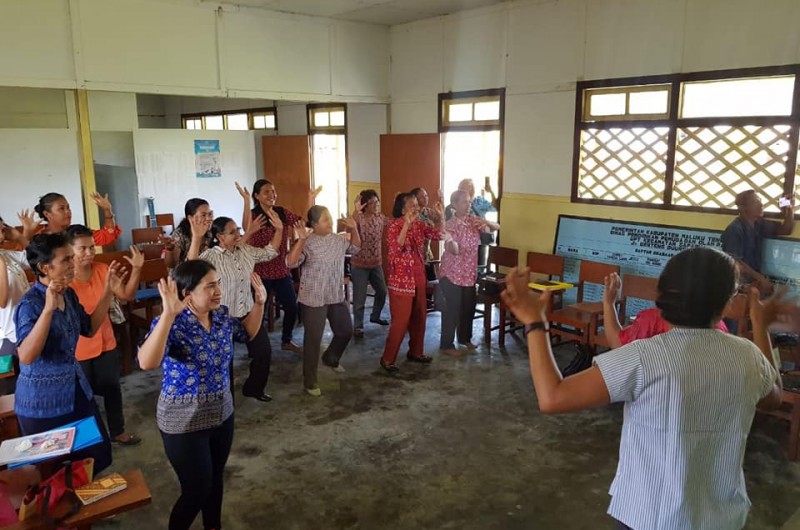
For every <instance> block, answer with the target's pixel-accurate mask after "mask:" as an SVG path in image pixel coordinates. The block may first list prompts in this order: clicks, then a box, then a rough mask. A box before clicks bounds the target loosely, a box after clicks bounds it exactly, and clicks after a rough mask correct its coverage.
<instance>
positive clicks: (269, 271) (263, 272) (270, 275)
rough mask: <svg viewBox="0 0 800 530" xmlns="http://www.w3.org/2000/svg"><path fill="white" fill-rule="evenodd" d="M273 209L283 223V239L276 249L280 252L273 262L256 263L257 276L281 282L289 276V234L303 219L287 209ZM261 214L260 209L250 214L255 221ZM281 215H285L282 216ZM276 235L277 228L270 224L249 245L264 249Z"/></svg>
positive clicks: (256, 234)
mask: <svg viewBox="0 0 800 530" xmlns="http://www.w3.org/2000/svg"><path fill="white" fill-rule="evenodd" d="M273 209H274V210H275V213H277V214H278V215H279V216H280V218H281V222H282V223H283V237H282V238H281V244H280V246H278V248H276V249H275V250H277V251H278V257H277V258H275V259H273V260H271V261H264V262H261V263H256V269H255V270H256V274H258V276H259V277H260V278H261V279H264V280H281V279H283V278H286V277H287V276H289V274H290V273H289V267H287V266H286V254H288V253H289V248H288V247H289V245H288V243H287V241H288V238H289V234H292V233H293V232H292V227H293V226H294V224H295V223H296V222H297V221H302V220H303V219H302V218H301V217H298V216H297V215H295V214H294V213H292V212H290V211H289V210H287V209H286V208H280V209H279V207H277V206H276V207H274V208H273ZM260 212H261V209H260V208H259V209H256V208H253V209H252V210H251V212H250V213H251V215H252V217H253V219H255V218H256V217H257V216H258V214H259V213H260ZM281 213H283V215H281ZM274 235H275V228H274V227H273V226H272V224H271V223H269V222H268V223H267V224H266V225H265V226H264V228H262V229H261V230H259V231H258V232H256V233H255V234H253V235H252V236H251V237H250V241H248V243H249V244H251V245H253V246H254V247H259V248H263V247H266V246H267V245H269V244H270V242H271V241H272V238H273V236H274Z"/></svg>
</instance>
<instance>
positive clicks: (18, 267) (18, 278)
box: [0, 249, 30, 342]
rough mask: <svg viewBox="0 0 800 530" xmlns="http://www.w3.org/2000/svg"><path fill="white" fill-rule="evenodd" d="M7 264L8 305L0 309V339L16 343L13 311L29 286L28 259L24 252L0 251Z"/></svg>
mask: <svg viewBox="0 0 800 530" xmlns="http://www.w3.org/2000/svg"><path fill="white" fill-rule="evenodd" d="M0 255H2V256H3V257H4V258H5V260H6V263H7V264H8V305H7V306H6V307H4V308H2V307H0V339H7V340H10V341H11V342H17V328H16V327H15V326H14V310H15V309H16V308H17V304H18V303H19V301H20V299H21V298H22V295H23V294H25V293H26V292H28V289H30V284H29V283H28V278H27V277H26V276H25V269H26V268H29V267H28V258H27V257H26V256H25V252H24V251H19V250H2V249H0Z"/></svg>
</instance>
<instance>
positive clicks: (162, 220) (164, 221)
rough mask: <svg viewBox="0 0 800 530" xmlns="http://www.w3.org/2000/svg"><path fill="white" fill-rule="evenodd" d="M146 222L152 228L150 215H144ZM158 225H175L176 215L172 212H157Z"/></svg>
mask: <svg viewBox="0 0 800 530" xmlns="http://www.w3.org/2000/svg"><path fill="white" fill-rule="evenodd" d="M144 224H145V226H146V227H148V228H152V227H151V226H150V216H149V215H145V216H144ZM156 226H172V227H174V226H175V216H174V215H172V214H171V213H157V214H156Z"/></svg>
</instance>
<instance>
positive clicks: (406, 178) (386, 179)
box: [381, 133, 441, 217]
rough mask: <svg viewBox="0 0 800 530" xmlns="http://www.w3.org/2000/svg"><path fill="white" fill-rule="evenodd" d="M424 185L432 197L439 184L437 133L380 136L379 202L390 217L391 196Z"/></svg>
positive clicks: (439, 152)
mask: <svg viewBox="0 0 800 530" xmlns="http://www.w3.org/2000/svg"><path fill="white" fill-rule="evenodd" d="M417 187H419V188H425V190H426V191H427V192H428V196H429V197H430V200H431V206H432V205H433V202H434V201H435V200H436V193H437V191H438V190H439V188H440V187H441V148H440V146H439V134H438V133H432V134H384V135H381V204H382V205H383V207H382V211H383V213H384V214H385V215H387V216H389V217H391V215H392V205H393V204H394V198H395V196H396V195H397V194H398V193H401V192H407V191H411V189H413V188H417Z"/></svg>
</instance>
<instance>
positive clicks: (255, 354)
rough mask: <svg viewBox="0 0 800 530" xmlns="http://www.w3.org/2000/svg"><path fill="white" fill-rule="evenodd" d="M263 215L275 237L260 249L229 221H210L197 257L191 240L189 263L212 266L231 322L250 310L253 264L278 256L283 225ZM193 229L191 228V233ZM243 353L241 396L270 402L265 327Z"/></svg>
mask: <svg viewBox="0 0 800 530" xmlns="http://www.w3.org/2000/svg"><path fill="white" fill-rule="evenodd" d="M267 215H268V217H269V221H270V223H271V224H272V226H273V227H275V235H274V236H273V237H272V241H271V242H270V244H269V245H267V246H266V247H264V248H258V247H254V246H252V245H248V244H247V243H245V240H246V238H247V235H248V234H245V235H244V236H242V231H241V229H240V228H239V227H238V226H236V222H235V221H234V220H233V219H231V218H229V217H218V218H216V219H214V222H213V223H211V247H210V248H208V249H207V250H206V251H204V252H203V253H202V254H200V255H199V256H197V251H196V244H195V241H196V239H193V240H192V247H191V248H190V250H189V259H197V258H198V257H199V258H200V259H203V260H206V261H207V262H209V263H211V264H212V265H214V268H215V269H216V270H217V273H218V274H219V279H220V288H221V289H222V305H224V306H227V307H228V311H229V312H230V315H231V316H232V317H234V318H238V319H243V318H245V317H246V316H247V315H248V314H250V312H251V311H252V309H253V304H254V301H253V293H252V290H251V289H250V276H251V274H252V273H253V268H254V266H255V264H256V263H262V262H265V261H269V260H272V259H275V258H276V257H277V256H278V251H277V250H276V249H275V247H277V246H278V245H280V242H281V239H282V238H283V224H282V223H281V220H280V219H279V218H278V214H276V213H275V212H274V211H272V210H270V211H269V212H267ZM258 227H259V225H258V224H257V223H256V222H253V223H250V227H249V229H248V230H250V232H251V233H252V232H253V231H255V230H258ZM194 228H195V227H194V225H192V229H193V230H194ZM197 232H199V230H197ZM193 234H194V232H193ZM247 351H248V353H249V355H250V358H251V359H252V360H251V361H250V374H249V376H248V377H247V380H246V381H245V383H244V386H243V387H242V394H244V395H245V396H246V397H251V398H254V399H257V400H259V401H264V402H267V401H272V396H270V395H269V394H267V393H266V392H265V389H266V388H267V381H268V379H269V370H270V364H271V362H272V346H271V345H270V342H269V335H267V329H266V327H265V326H263V325H262V326H261V328H260V329H259V332H258V334H257V335H256V336H255V337H254V338H253V339H252V340H250V341H247Z"/></svg>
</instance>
